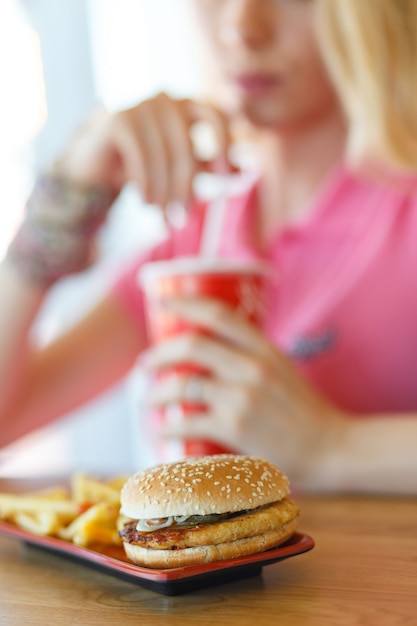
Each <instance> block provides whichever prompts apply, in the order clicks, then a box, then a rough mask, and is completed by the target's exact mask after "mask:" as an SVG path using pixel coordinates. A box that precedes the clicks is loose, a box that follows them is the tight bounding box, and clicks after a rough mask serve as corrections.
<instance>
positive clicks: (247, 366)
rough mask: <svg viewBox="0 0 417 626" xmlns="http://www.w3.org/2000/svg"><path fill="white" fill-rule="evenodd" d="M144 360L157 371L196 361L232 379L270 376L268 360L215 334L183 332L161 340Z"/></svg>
mask: <svg viewBox="0 0 417 626" xmlns="http://www.w3.org/2000/svg"><path fill="white" fill-rule="evenodd" d="M143 362H144V364H145V366H146V367H148V368H149V369H151V370H156V371H158V370H169V369H171V368H173V367H174V366H177V365H179V364H182V363H192V364H193V365H195V366H197V367H199V368H201V369H203V370H208V371H209V372H211V373H212V374H213V375H214V376H215V377H217V378H219V379H222V380H225V381H229V382H242V381H243V382H246V383H250V384H259V383H260V382H261V381H262V380H265V379H266V378H268V376H269V371H268V368H269V364H268V363H265V362H263V361H259V360H258V359H256V358H255V357H254V356H252V355H249V354H246V353H244V352H242V351H239V350H238V349H237V348H236V347H235V346H232V345H230V344H227V343H225V342H224V341H222V340H219V339H216V338H215V337H210V336H208V335H203V334H201V333H193V332H188V333H187V332H185V333H181V334H179V335H176V336H175V337H173V338H171V339H167V340H166V341H164V342H161V343H160V344H158V345H157V346H156V347H155V348H153V349H152V350H150V351H149V352H148V353H147V355H146V359H144V361H143Z"/></svg>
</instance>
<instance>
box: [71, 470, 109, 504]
mask: <svg viewBox="0 0 417 626" xmlns="http://www.w3.org/2000/svg"><path fill="white" fill-rule="evenodd" d="M71 491H72V494H73V498H74V500H75V501H76V502H78V503H80V504H81V503H85V502H88V503H91V504H98V503H99V502H112V503H114V504H120V489H116V488H114V487H112V486H110V485H108V484H106V483H104V482H101V481H99V480H96V479H94V478H90V477H89V476H86V475H85V474H76V475H75V476H74V477H73V479H72V482H71Z"/></svg>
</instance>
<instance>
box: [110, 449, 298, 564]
mask: <svg viewBox="0 0 417 626" xmlns="http://www.w3.org/2000/svg"><path fill="white" fill-rule="evenodd" d="M288 493H289V482H288V478H287V477H286V476H285V474H284V473H283V472H282V471H281V470H280V469H278V468H277V467H276V466H275V465H272V464H271V463H269V462H268V461H265V460H263V459H260V458H255V457H250V456H236V455H216V456H208V457H201V458H196V459H187V460H184V461H179V462H177V463H169V464H165V465H158V466H156V467H153V468H151V469H149V470H144V471H141V472H139V473H137V474H135V475H134V476H132V477H131V478H129V480H128V481H127V482H126V483H125V485H124V487H123V489H122V492H121V514H122V516H123V522H122V524H121V526H120V535H121V537H122V539H123V545H124V549H125V552H126V555H127V557H128V558H129V560H131V561H132V562H134V563H137V564H138V565H141V566H144V567H153V568H155V567H157V568H170V567H181V566H184V565H195V564H199V563H208V562H211V561H218V560H222V559H231V558H235V557H238V556H246V555H249V554H254V553H256V552H262V551H265V550H268V549H270V548H272V547H275V546H277V545H279V544H280V543H282V542H284V541H286V540H287V539H289V537H291V535H293V534H294V532H295V531H296V528H297V517H298V512H299V511H298V507H297V505H296V504H295V503H294V502H293V501H292V500H291V499H290V498H288V497H287V496H288ZM177 516H178V517H179V518H187V519H185V520H183V519H180V520H177V519H175V518H176V517H177ZM188 516H191V517H190V519H188ZM195 516H198V517H197V519H195ZM201 516H204V517H201ZM205 516H208V517H205ZM139 520H141V522H140V523H139ZM143 520H145V521H146V524H147V526H146V529H144V528H143V524H142V521H143ZM173 520H174V521H173ZM151 522H152V523H151ZM153 523H156V524H158V527H157V528H156V529H155V530H153ZM165 524H166V525H165ZM149 525H150V526H151V528H150V529H149V528H148V527H149Z"/></svg>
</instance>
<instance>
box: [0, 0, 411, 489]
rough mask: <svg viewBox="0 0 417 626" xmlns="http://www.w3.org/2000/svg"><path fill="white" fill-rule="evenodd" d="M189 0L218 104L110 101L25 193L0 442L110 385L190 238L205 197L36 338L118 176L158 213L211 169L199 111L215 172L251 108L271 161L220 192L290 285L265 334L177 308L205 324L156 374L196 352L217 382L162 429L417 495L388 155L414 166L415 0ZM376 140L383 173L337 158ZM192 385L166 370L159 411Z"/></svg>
mask: <svg viewBox="0 0 417 626" xmlns="http://www.w3.org/2000/svg"><path fill="white" fill-rule="evenodd" d="M194 4H195V10H196V12H197V16H198V17H199V18H200V21H201V25H202V30H203V32H204V34H205V37H206V40H207V44H208V47H209V50H210V52H211V57H212V59H213V61H214V64H215V67H216V69H217V72H218V75H219V76H220V79H221V82H222V87H223V88H224V90H225V94H226V99H225V101H224V111H223V112H221V111H220V110H219V109H217V108H215V107H213V106H211V105H209V104H199V103H195V102H190V101H181V102H179V101H174V100H172V99H171V98H169V97H168V96H166V95H160V96H157V97H156V98H154V99H152V100H149V101H146V102H143V103H141V104H139V105H138V106H136V107H134V108H133V109H130V110H128V111H124V112H121V113H118V114H116V115H113V116H109V115H107V114H105V113H100V114H99V115H97V116H96V117H95V118H94V120H93V121H92V122H91V123H90V124H89V125H87V127H86V128H84V129H82V131H81V132H80V133H79V135H78V136H77V137H76V138H75V139H74V141H73V143H72V145H71V146H70V147H69V149H68V151H67V153H66V154H65V155H64V156H63V158H62V159H61V161H60V162H59V163H58V164H56V165H55V167H54V168H53V171H52V173H50V175H49V178H47V180H46V182H45V181H44V182H43V184H41V185H40V186H38V188H37V189H36V190H35V192H34V194H33V195H32V198H31V199H30V201H29V213H28V217H27V218H26V221H25V223H24V224H23V225H22V227H21V229H20V231H19V232H18V234H17V236H16V238H15V240H14V241H13V242H12V244H11V247H10V250H9V254H8V258H7V259H6V261H5V263H4V264H3V267H2V273H1V286H0V288H1V293H2V302H3V303H7V306H6V305H5V304H3V309H2V313H1V327H0V337H1V345H2V351H1V357H0V358H1V377H0V380H1V385H2V392H1V394H0V395H1V404H2V406H1V420H2V421H1V438H2V442H3V443H7V442H8V441H11V440H13V439H14V438H16V437H18V436H20V435H21V434H23V433H24V432H26V431H27V430H29V429H32V428H35V427H38V426H40V425H41V424H43V423H46V422H47V421H50V420H53V419H55V418H56V417H58V416H59V415H61V414H63V413H64V412H66V411H68V410H70V409H72V408H74V407H75V406H76V405H78V404H79V403H81V402H84V401H86V400H88V399H89V398H91V397H93V396H94V395H95V394H97V393H99V392H101V391H103V390H104V389H106V388H107V387H108V386H109V385H111V384H112V383H114V382H115V381H116V380H118V379H119V378H120V377H121V376H123V375H124V374H125V373H126V372H128V370H129V368H130V367H131V366H132V365H133V363H134V362H135V360H136V358H137V356H138V354H139V353H141V352H142V351H143V350H144V349H145V348H147V344H146V336H145V332H144V322H143V302H142V298H141V296H140V293H138V290H137V287H136V283H135V278H134V277H135V275H136V272H137V270H138V268H139V267H140V266H141V264H142V263H143V262H145V261H147V260H153V259H160V258H170V257H172V256H175V255H178V254H193V253H196V252H197V250H198V245H199V236H200V234H201V229H202V224H203V221H204V211H205V209H204V207H194V209H191V210H190V215H189V220H188V223H187V225H186V226H185V228H184V229H182V230H180V231H173V233H172V234H171V235H170V236H169V237H168V239H167V240H166V241H165V242H163V243H162V244H161V245H159V246H158V247H156V248H155V249H153V250H151V251H149V252H148V253H147V254H145V255H143V256H142V257H141V258H140V259H138V260H137V261H136V262H135V263H134V265H133V266H132V267H131V268H128V269H127V270H126V271H125V273H124V274H123V275H122V276H120V278H119V280H118V281H117V282H116V284H115V285H114V286H113V287H112V289H110V290H109V293H108V294H107V296H106V297H105V298H104V299H103V300H102V301H101V302H100V303H99V304H98V305H97V306H96V308H95V309H94V310H93V311H92V312H91V313H90V314H89V315H88V316H87V318H86V319H84V320H83V321H82V322H80V323H79V324H77V326H76V327H75V328H73V329H71V330H70V331H69V332H67V333H66V334H65V335H64V336H63V337H61V338H59V339H57V340H56V341H55V342H53V343H52V344H51V345H49V346H48V347H46V348H44V349H42V350H39V349H36V348H34V347H33V346H31V345H30V342H29V339H28V335H29V329H30V326H31V324H32V322H33V319H34V316H35V314H36V312H37V311H38V309H39V306H40V304H41V302H42V300H43V298H44V296H45V293H46V291H47V288H48V286H49V285H50V284H52V283H53V281H54V280H56V278H57V277H58V276H61V275H63V274H65V273H68V272H70V271H76V270H78V269H80V268H82V267H84V266H85V265H86V263H87V262H88V258H89V253H90V249H91V245H90V244H91V238H92V233H93V232H94V231H95V229H96V227H97V224H98V223H99V222H100V220H101V219H103V217H104V216H105V213H106V211H107V209H108V208H109V206H110V205H111V202H112V200H113V199H114V198H115V197H116V196H117V194H118V193H119V191H120V189H121V188H122V187H123V185H124V184H125V183H126V182H128V181H134V182H136V183H137V184H138V186H139V188H140V190H141V192H142V193H143V194H144V196H145V198H146V199H147V200H148V201H150V202H153V203H155V204H159V205H160V206H161V207H165V206H166V205H167V203H169V202H170V201H172V200H180V201H182V202H190V196H191V187H192V180H193V177H194V175H195V173H196V172H197V171H198V170H199V169H201V168H203V167H205V164H203V163H200V162H199V161H198V158H197V157H196V156H195V155H194V153H193V149H192V144H191V140H190V132H189V131H190V127H191V125H192V124H193V123H194V122H195V121H198V120H206V121H209V122H210V123H211V124H212V126H213V129H214V132H215V135H216V137H217V141H218V144H219V157H218V159H217V161H216V162H214V163H212V164H210V165H209V166H210V167H213V168H219V167H221V168H222V171H225V169H228V168H230V164H229V163H228V161H227V148H228V146H229V142H230V139H229V137H230V134H231V132H232V130H233V122H234V121H235V120H239V121H240V122H241V121H243V122H245V124H246V125H247V126H248V128H249V129H250V132H251V135H252V136H253V138H254V145H256V150H257V154H258V161H259V168H260V173H259V176H258V180H257V182H256V184H254V185H252V186H250V187H249V188H247V189H244V190H243V191H242V193H241V194H240V195H239V194H238V195H237V196H236V197H233V198H231V199H230V203H229V208H228V212H227V223H226V224H225V229H224V230H225V236H224V240H223V241H222V242H221V252H222V254H223V255H224V256H237V257H248V256H249V257H252V258H253V257H255V258H259V257H261V258H262V259H266V260H267V261H268V262H269V263H271V264H272V265H273V266H276V268H277V272H279V281H275V282H274V284H271V285H270V288H269V301H270V302H269V304H270V305H269V308H268V314H267V316H266V320H265V324H264V326H263V328H262V329H261V330H257V329H255V328H253V327H252V326H250V325H249V324H248V323H247V322H246V321H245V320H243V319H241V318H240V317H238V316H236V314H235V313H233V312H232V311H230V310H228V309H227V308H226V307H224V306H222V305H221V304H219V303H218V302H214V301H208V300H207V301H200V300H199V301H196V300H175V301H171V302H168V303H167V306H168V307H170V308H171V309H172V311H173V312H175V314H178V315H179V316H181V317H184V318H185V319H188V320H191V321H193V322H197V323H198V324H200V325H202V326H203V327H206V328H207V329H209V330H210V331H211V333H212V334H211V335H210V336H206V335H204V336H196V335H192V334H191V335H190V334H186V335H183V336H179V337H176V338H174V339H171V340H169V341H166V342H164V343H163V344H160V345H159V346H158V347H157V348H153V349H149V348H148V349H147V351H146V353H145V354H144V356H143V362H144V364H145V367H147V368H149V369H150V370H151V371H152V372H158V371H160V370H161V369H164V368H166V367H167V366H170V365H172V364H174V363H179V362H184V361H189V360H192V361H194V362H196V363H198V364H200V365H202V366H203V367H205V368H208V369H209V370H210V372H211V374H212V375H211V377H210V379H208V378H207V379H206V378H201V379H199V380H198V383H199V385H198V387H199V389H200V396H199V398H198V399H199V400H200V401H201V402H204V403H205V404H206V405H207V408H208V411H207V412H205V413H203V414H197V415H195V416H193V419H187V420H183V421H182V422H181V423H179V424H177V425H176V426H175V428H174V427H173V426H170V427H168V426H166V427H165V429H164V430H163V431H162V432H161V433H160V435H161V437H185V436H187V437H189V436H191V437H194V436H197V437H206V438H209V439H212V440H215V441H217V442H219V443H222V444H225V445H227V446H228V447H232V448H234V449H236V450H239V451H245V452H249V453H252V454H259V455H262V456H264V457H267V458H269V459H270V460H272V461H275V462H277V463H278V464H279V465H281V466H282V467H283V468H284V469H285V470H286V471H287V472H288V473H289V474H290V475H291V477H292V480H293V483H294V484H296V485H298V487H299V488H302V489H317V490H339V491H343V490H356V491H375V492H377V491H397V492H406V493H415V492H416V490H417V455H416V454H415V450H416V442H417V384H416V382H417V381H416V376H415V374H414V371H415V368H414V367H413V363H414V361H415V355H416V354H417V336H416V333H415V320H416V318H417V297H416V295H415V289H414V281H415V279H414V277H415V275H416V270H417V254H416V252H415V250H416V246H415V235H414V233H415V232H417V205H416V200H415V199H414V179H413V177H412V176H408V175H407V176H404V175H403V174H402V173H401V175H399V174H394V173H393V171H394V169H393V166H397V165H398V164H400V165H401V166H402V167H403V168H404V171H407V170H410V171H413V170H414V166H415V162H416V160H415V156H416V151H415V144H414V138H415V137H417V132H414V131H415V121H414V118H413V115H412V113H413V111H412V97H411V96H412V95H413V90H412V87H413V86H414V85H415V82H416V79H415V78H414V76H413V73H412V68H413V67H415V65H414V59H415V50H414V47H415V42H414V36H413V35H412V33H411V32H409V31H411V27H410V26H409V24H411V23H415V21H414V19H415V17H416V15H415V13H416V9H415V8H414V5H413V3H412V2H408V1H406V0H401V1H398V0H384V1H383V2H381V1H380V0H379V1H368V2H367V3H366V8H365V7H364V6H363V5H364V3H363V2H362V0H350V2H349V3H346V2H343V0H316V1H314V0H278V1H277V2H273V1H272V0H224V1H223V2H221V3H219V2H218V1H217V0H198V1H197V2H195V3H194ZM316 12H317V17H318V28H319V31H317V25H316V21H315V18H316ZM387 31H388V32H387ZM317 32H319V33H320V36H319V37H317ZM352 33H355V39H354V46H353V45H352V37H351V35H352ZM387 35H388V36H389V38H388V41H389V43H390V46H389V49H387V43H386V42H387ZM318 42H320V46H322V49H323V53H324V57H322V51H321V49H319V43H318ZM383 55H385V56H383ZM413 55H414V56H413ZM323 58H324V60H325V62H326V63H327V66H328V69H326V66H325V63H324V62H323ZM381 59H382V60H381ZM328 72H330V74H331V75H333V76H334V77H335V80H334V82H332V81H331V80H330V78H329V73H328ZM334 86H336V87H337V91H336V90H335V88H334ZM382 97H384V99H382ZM342 105H343V106H342ZM346 113H347V119H348V120H349V123H347V122H346ZM411 120H412V121H411ZM404 129H408V130H407V132H404ZM364 147H365V148H369V149H370V150H371V152H372V154H373V155H375V154H376V155H377V156H378V157H384V159H383V160H381V159H379V160H378V161H376V160H375V159H374V160H372V161H370V162H372V163H376V164H377V165H378V170H377V171H378V172H379V177H378V178H377V177H375V172H374V174H373V175H372V176H371V174H370V168H369V167H368V169H367V171H368V173H367V175H366V176H365V174H363V173H354V172H353V171H352V170H351V168H349V166H348V165H346V158H345V157H346V154H347V153H349V151H350V153H351V154H354V155H357V154H359V153H360V154H363V153H364ZM383 168H385V170H386V172H385V175H384V176H383V177H382V176H381V175H380V173H381V172H382V169H383ZM387 172H390V175H389V176H388V174H387ZM192 204H193V203H192V202H191V206H192ZM226 235H227V236H226ZM56 241H57V242H58V244H57V245H56ZM35 262H36V263H35ZM92 372H94V376H91V373H92ZM195 382H196V381H195V380H194V381H193V385H192V388H193V389H194V390H195V388H196V384H195ZM189 383H190V380H189V379H187V377H186V376H185V375H184V376H182V377H180V376H178V377H176V378H172V377H170V378H167V379H164V380H163V381H161V382H159V383H158V384H156V385H155V388H154V391H153V404H154V406H155V407H157V408H159V407H163V406H167V405H169V404H171V403H177V402H178V401H181V400H184V399H187V396H189V394H190V388H191V385H190V384H189ZM193 399H194V400H195V399H196V398H193Z"/></svg>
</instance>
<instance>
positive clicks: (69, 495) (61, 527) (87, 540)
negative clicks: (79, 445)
mask: <svg viewBox="0 0 417 626" xmlns="http://www.w3.org/2000/svg"><path fill="white" fill-rule="evenodd" d="M125 481H126V477H125V476H118V477H115V478H112V479H109V480H107V481H100V480H97V479H95V478H92V477H90V476H87V475H85V474H76V475H74V476H73V478H72V480H71V484H70V488H69V489H68V488H65V487H62V486H60V485H57V486H53V487H50V488H48V489H42V490H39V491H32V492H30V493H23V494H18V495H16V494H9V493H0V519H3V520H6V521H8V522H10V523H13V524H16V525H17V526H20V528H23V529H24V530H27V531H29V532H32V533H35V534H37V535H48V536H54V537H59V538H60V539H63V540H65V541H72V542H73V543H75V544H77V545H79V546H84V547H88V546H92V545H101V546H103V545H107V546H110V545H111V546H120V545H121V543H122V542H121V539H120V536H119V533H118V528H119V524H120V490H121V488H122V486H123V484H124V483H125Z"/></svg>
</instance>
